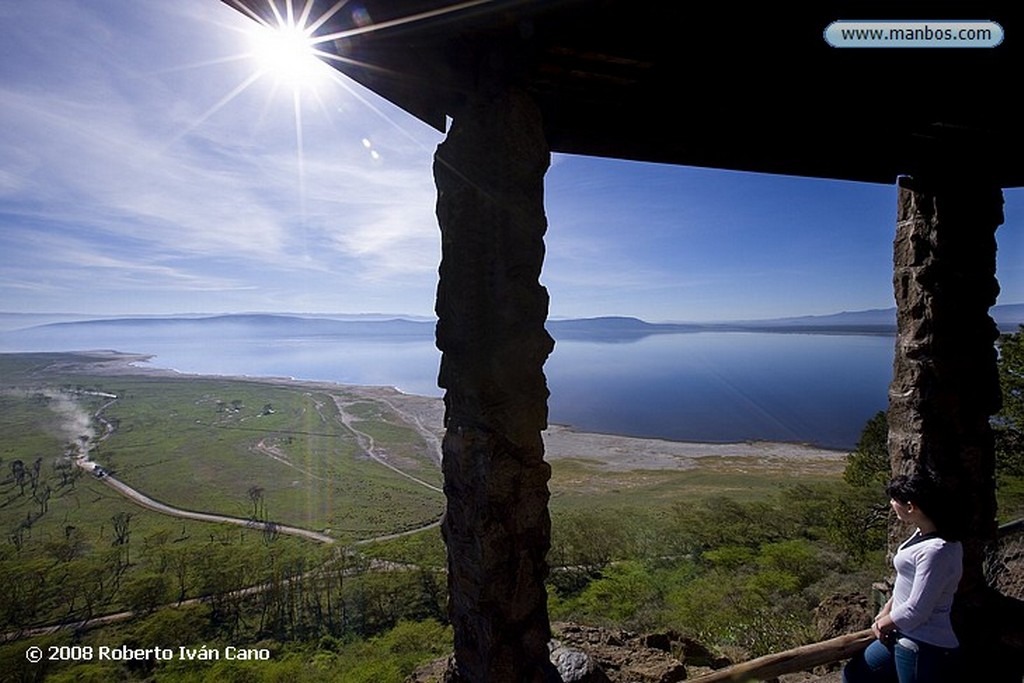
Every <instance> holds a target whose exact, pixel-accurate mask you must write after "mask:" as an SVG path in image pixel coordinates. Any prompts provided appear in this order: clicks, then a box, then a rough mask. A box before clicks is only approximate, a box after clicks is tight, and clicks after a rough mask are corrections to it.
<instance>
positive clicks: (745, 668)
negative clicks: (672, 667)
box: [688, 629, 875, 683]
mask: <svg viewBox="0 0 1024 683" xmlns="http://www.w3.org/2000/svg"><path fill="white" fill-rule="evenodd" d="M874 639H875V634H874V633H872V632H871V629H865V630H863V631H857V632H856V633H851V634H849V635H845V636H839V637H838V638H832V639H831V640H824V641H822V642H820V643H812V644H811V645H802V646H800V647H797V648H793V649H792V650H786V651H785V652H777V653H774V654H770V655H765V656H764V657H758V658H757V659H751V660H750V661H748V662H742V663H740V664H734V665H733V666H729V667H726V668H724V669H719V670H718V671H715V672H714V673H710V674H707V675H704V676H697V677H696V678H691V679H688V680H689V681H690V683H746V682H747V681H761V680H765V679H768V678H775V677H776V676H781V675H782V674H791V673H796V672H798V671H807V670H808V669H813V668H814V667H816V666H822V665H824V664H832V663H834V662H841V661H842V660H844V659H849V658H850V657H852V656H854V655H855V654H857V653H858V652H860V651H861V650H863V649H864V648H866V647H867V646H868V645H870V644H871V641H872V640H874Z"/></svg>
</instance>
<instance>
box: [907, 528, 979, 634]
mask: <svg viewBox="0 0 1024 683" xmlns="http://www.w3.org/2000/svg"><path fill="white" fill-rule="evenodd" d="M963 559H964V550H963V546H962V545H961V544H960V543H959V542H956V541H946V540H943V539H941V538H939V537H938V536H932V535H927V534H926V535H922V534H921V532H920V530H919V531H918V532H917V533H915V534H914V535H913V536H911V537H910V538H909V539H907V540H906V541H905V542H904V543H903V545H901V546H900V548H899V551H898V552H897V553H896V556H895V557H894V558H893V566H895V568H896V585H895V586H893V591H892V609H891V610H890V612H889V617H890V618H891V619H892V621H893V623H894V624H896V628H897V629H899V631H900V633H901V634H902V635H904V636H907V637H908V638H911V639H913V640H919V641H922V642H925V643H929V644H931V645H936V646H938V647H947V648H953V647H957V646H959V644H960V643H959V641H958V640H957V637H956V634H955V633H953V625H952V623H951V622H950V619H949V613H950V609H951V608H952V606H953V595H954V594H955V593H956V588H957V585H959V583H960V577H961V575H962V574H963Z"/></svg>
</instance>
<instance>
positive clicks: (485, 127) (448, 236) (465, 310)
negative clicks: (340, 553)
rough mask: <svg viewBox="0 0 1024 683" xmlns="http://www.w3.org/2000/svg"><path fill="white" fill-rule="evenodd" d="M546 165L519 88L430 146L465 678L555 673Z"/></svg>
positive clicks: (453, 566)
mask: <svg viewBox="0 0 1024 683" xmlns="http://www.w3.org/2000/svg"><path fill="white" fill-rule="evenodd" d="M549 163H550V153H549V151H548V146H547V142H546V140H545V136H544V132H543V129H542V127H541V116H540V113H539V111H538V110H537V108H536V106H535V105H534V103H533V101H532V100H531V99H530V98H529V97H528V96H527V95H526V94H524V93H522V92H519V91H516V90H503V91H502V92H500V93H499V94H497V95H495V96H493V97H488V98H486V99H485V98H483V97H481V98H480V101H477V102H475V103H473V104H472V105H471V106H469V107H467V108H466V110H465V111H464V112H462V113H461V114H459V115H458V116H457V117H456V118H455V120H454V122H453V124H452V126H451V129H450V131H449V133H448V136H447V138H446V139H445V141H444V142H443V143H442V144H441V145H440V146H439V147H438V149H437V153H436V155H435V158H434V178H435V182H436V184H437V192H438V198H437V217H438V222H439V223H440V226H441V245H442V259H441V266H440V283H439V285H438V290H437V307H436V312H437V316H438V323H437V346H438V348H439V349H440V350H441V351H442V352H443V357H442V360H441V371H440V376H439V378H438V384H439V385H440V386H441V387H442V388H443V389H445V390H446V392H445V398H444V400H445V425H446V428H447V432H446V434H445V438H444V443H443V449H442V450H443V453H444V463H443V470H444V480H445V483H444V490H445V495H446V496H447V499H448V507H447V512H446V514H445V519H444V523H443V526H442V531H443V533H444V538H445V543H446V544H447V546H448V588H449V607H448V610H449V616H450V618H451V621H452V625H453V627H454V631H455V658H456V665H457V669H458V675H459V677H460V679H461V680H463V681H473V682H481V683H482V682H486V683H503V682H505V681H509V682H511V681H515V682H517V683H518V682H519V681H542V680H546V679H550V671H551V665H550V663H549V661H548V649H547V643H548V640H549V639H550V625H549V622H548V616H547V595H546V593H545V589H544V579H545V578H546V576H547V571H548V568H547V563H546V560H545V556H546V554H547V551H548V547H549V545H550V527H551V523H550V518H549V516H548V509H547V504H548V487H547V482H548V479H549V478H550V468H549V466H548V464H547V463H546V462H545V461H544V445H543V442H542V441H541V435H540V433H541V431H542V430H543V429H544V428H546V427H547V397H548V390H547V383H546V380H545V378H544V372H543V365H544V361H545V360H546V359H547V357H548V355H549V354H550V353H551V350H552V348H553V346H554V342H553V341H552V339H551V337H550V336H549V335H548V333H547V332H546V331H545V329H544V322H545V320H546V318H547V312H548V295H547V291H546V290H545V289H544V287H542V286H541V285H540V284H539V281H538V280H539V277H540V272H541V265H542V263H543V260H544V242H543V237H544V232H545V230H546V229H547V219H546V217H545V215H544V173H545V172H546V171H547V168H548V165H549Z"/></svg>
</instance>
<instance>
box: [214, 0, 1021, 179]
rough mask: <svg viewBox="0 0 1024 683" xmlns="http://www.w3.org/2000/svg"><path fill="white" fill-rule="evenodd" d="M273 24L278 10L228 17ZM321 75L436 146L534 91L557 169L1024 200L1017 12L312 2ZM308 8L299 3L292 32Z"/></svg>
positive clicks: (649, 1)
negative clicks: (840, 40)
mask: <svg viewBox="0 0 1024 683" xmlns="http://www.w3.org/2000/svg"><path fill="white" fill-rule="evenodd" d="M223 1H224V2H226V3H227V4H229V5H231V6H233V7H235V8H236V9H239V10H240V11H243V12H246V13H247V14H249V15H250V16H253V17H260V18H263V19H264V20H267V21H270V22H272V23H273V22H274V21H275V20H274V14H273V10H272V9H271V7H270V3H271V2H274V3H276V4H277V6H278V7H279V11H280V12H281V14H282V15H285V14H286V12H287V9H286V8H287V3H288V0H223ZM310 1H311V2H312V7H311V11H310V12H309V15H310V16H311V17H313V18H316V17H319V16H321V15H323V14H324V13H325V12H331V11H332V10H335V11H334V13H333V15H332V16H331V18H330V19H329V20H328V21H326V22H325V23H324V24H323V25H322V26H320V27H319V28H318V30H317V32H316V33H317V35H333V36H334V37H333V38H332V39H331V40H330V41H328V42H326V43H324V44H322V45H321V46H320V47H321V49H324V50H325V51H328V52H331V53H332V54H334V55H336V56H337V57H338V60H337V61H335V60H331V64H332V65H333V66H335V67H336V68H337V69H339V70H340V71H342V72H343V73H345V74H346V75H348V76H349V77H350V78H352V79H353V80H355V81H357V82H359V83H361V84H363V85H364V86H366V87H368V88H369V89H371V90H373V91H374V92H376V93H378V94H379V95H381V96H383V97H384V98H386V99H388V100H390V101H391V102H393V103H394V104H396V105H398V106H399V107H401V108H403V109H404V110H406V111H407V112H409V113H411V114H412V115H414V116H416V117H417V118H419V119H421V120H422V121H424V122H425V123H427V124H429V125H431V126H433V127H435V128H437V129H438V130H444V128H445V125H446V117H447V116H453V117H457V116H458V115H459V112H460V110H461V109H462V108H463V107H464V106H465V104H466V102H467V101H468V100H469V98H471V97H472V96H474V94H475V93H479V92H486V90H487V88H488V87H491V86H492V85H494V84H497V83H501V84H509V83H511V84H516V85H519V86H521V87H523V88H525V89H527V90H528V91H529V92H530V93H532V95H533V96H534V98H535V99H536V101H537V103H538V105H539V106H540V109H541V111H542V113H543V116H544V121H545V127H546V133H547V137H548V142H549V144H550V146H551V149H552V150H553V151H556V152H566V153H572V154H584V155H593V156H603V157H613V158H620V159H631V160H641V161H653V162H663V163H670V164H682V165H688V166H701V167H709V168H719V169H731V170H741V171H755V172H763V173H779V174H789V175H799V176H811V177H822V178H835V179H845V180H856V181H865V182H878V183H893V182H894V181H895V179H896V177H897V176H898V175H899V174H911V175H914V174H916V173H919V172H921V171H922V170H923V169H933V168H936V167H938V168H951V169H954V170H959V171H960V172H962V173H963V174H965V175H966V176H967V177H974V176H977V175H979V174H980V175H984V176H988V177H989V178H991V179H993V180H994V181H996V182H997V183H998V184H999V185H1000V186H1002V187H1019V186H1022V185H1024V164H1022V163H1021V159H1022V158H1024V154H1022V153H1024V133H1022V116H1021V111H1020V107H1019V106H1018V105H1016V104H1014V102H1015V100H1014V99H1012V97H1011V96H1012V93H1013V92H1014V91H1015V90H1018V89H1019V88H1020V81H1021V67H1022V60H1021V54H1022V53H1021V43H1022V41H1024V24H1022V23H1020V22H1018V21H1017V16H1018V14H1019V13H1020V12H1019V10H1017V9H1016V8H1015V4H1016V3H1012V2H999V3H992V2H984V1H979V2H942V3H922V2H914V1H910V2H908V1H901V0H887V1H885V2H815V3H802V2H799V3H798V2H790V3H730V2H704V3H697V2H688V1H683V0H476V1H470V2H461V3H456V2H453V0H358V1H357V0H349V1H348V2H338V1H337V0H310ZM306 2H307V0H291V3H292V5H293V12H294V14H295V15H299V14H300V13H301V12H302V10H303V8H304V7H305V3H306ZM838 19H846V20H858V19H929V20H940V19H960V20H964V19H971V20H992V21H996V22H998V23H999V24H1000V25H1001V26H1002V27H1003V29H1004V33H1005V39H1004V41H1003V43H1002V44H1001V45H999V46H998V47H994V48H971V49H963V48H960V49H957V48H951V49H906V48H904V49H852V48H847V49H840V48H835V47H830V46H829V45H828V44H827V43H826V42H825V40H824V37H823V33H824V30H825V28H826V27H827V26H828V25H829V24H830V23H831V22H833V21H835V20H838Z"/></svg>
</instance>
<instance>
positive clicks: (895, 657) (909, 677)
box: [843, 638, 957, 683]
mask: <svg viewBox="0 0 1024 683" xmlns="http://www.w3.org/2000/svg"><path fill="white" fill-rule="evenodd" d="M956 669H957V651H956V650H947V649H945V648H941V647H936V646H934V645H929V644H927V643H919V642H916V641H912V640H910V639H909V638H900V640H899V641H898V642H897V643H895V644H894V645H884V644H882V643H881V642H880V641H878V640H876V641H875V642H873V643H871V644H870V645H868V648H867V649H866V650H864V652H863V653H861V654H860V655H857V656H856V657H854V658H853V659H851V660H850V662H849V663H848V664H847V665H846V668H844V669H843V683H946V682H950V683H952V682H953V681H956V680H957V671H956Z"/></svg>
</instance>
